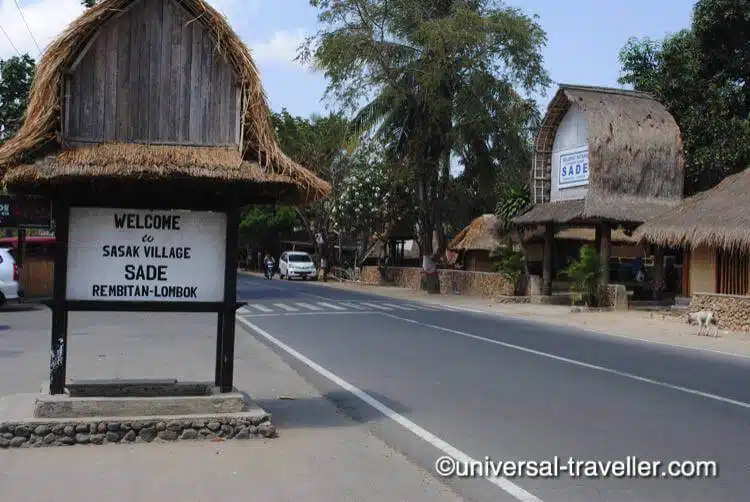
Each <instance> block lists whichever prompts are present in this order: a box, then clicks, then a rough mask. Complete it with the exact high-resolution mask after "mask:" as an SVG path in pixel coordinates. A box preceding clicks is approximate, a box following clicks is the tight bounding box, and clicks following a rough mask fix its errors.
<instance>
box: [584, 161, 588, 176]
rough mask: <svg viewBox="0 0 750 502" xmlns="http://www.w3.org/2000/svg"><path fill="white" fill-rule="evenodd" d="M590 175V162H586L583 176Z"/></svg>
mask: <svg viewBox="0 0 750 502" xmlns="http://www.w3.org/2000/svg"><path fill="white" fill-rule="evenodd" d="M588 173H589V163H588V162H584V163H583V174H588Z"/></svg>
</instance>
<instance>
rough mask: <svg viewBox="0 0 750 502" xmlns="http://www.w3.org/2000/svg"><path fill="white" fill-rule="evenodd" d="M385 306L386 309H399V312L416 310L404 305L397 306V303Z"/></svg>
mask: <svg viewBox="0 0 750 502" xmlns="http://www.w3.org/2000/svg"><path fill="white" fill-rule="evenodd" d="M383 305H385V306H386V307H393V308H394V309H399V310H411V311H414V310H415V309H413V308H411V307H405V306H404V305H397V304H395V303H384V304H383Z"/></svg>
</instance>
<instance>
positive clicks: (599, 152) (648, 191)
mask: <svg viewBox="0 0 750 502" xmlns="http://www.w3.org/2000/svg"><path fill="white" fill-rule="evenodd" d="M571 107H578V109H580V110H581V111H582V112H583V115H584V117H585V119H586V122H587V123H588V150H589V173H590V174H589V183H588V186H587V193H586V195H585V197H584V198H582V199H578V200H562V201H554V202H553V201H551V198H552V197H551V195H552V194H551V190H552V176H554V175H555V173H552V171H551V170H552V149H553V145H554V141H555V137H556V134H557V130H558V127H559V126H560V123H561V121H562V119H563V117H564V116H565V114H566V113H567V112H568V110H569V109H570V108H571ZM531 178H532V184H533V193H532V196H533V198H534V203H535V206H534V207H532V209H531V210H530V211H528V212H527V213H525V214H523V215H521V216H519V217H517V218H515V219H514V222H515V223H517V224H521V225H529V224H539V223H548V222H552V223H563V222H574V221H581V220H592V219H606V220H612V221H619V222H633V223H641V222H643V221H645V220H647V219H649V218H652V217H654V216H656V215H658V214H660V213H661V212H663V211H664V210H666V209H668V208H670V207H672V206H674V205H675V204H677V203H678V202H679V201H680V200H681V197H682V194H683V185H684V151H683V145H682V139H681V135H680V130H679V127H678V126H677V123H676V122H675V120H674V118H673V117H672V116H671V115H670V114H669V112H668V111H667V110H666V108H664V106H663V105H661V104H660V103H658V102H657V101H655V100H654V99H653V97H651V96H650V95H648V94H645V93H641V92H636V91H627V90H621V89H608V88H601V87H587V86H578V85H567V84H561V85H560V88H559V90H558V91H557V94H555V97H554V98H553V99H552V101H551V102H550V104H549V107H548V109H547V114H546V116H545V117H544V121H543V122H542V126H541V129H540V132H539V134H538V135H537V138H536V145H535V153H534V164H533V166H532V172H531Z"/></svg>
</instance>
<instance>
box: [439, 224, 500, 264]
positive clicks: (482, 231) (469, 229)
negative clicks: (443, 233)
mask: <svg viewBox="0 0 750 502" xmlns="http://www.w3.org/2000/svg"><path fill="white" fill-rule="evenodd" d="M499 227H500V221H499V219H498V218H497V216H495V215H494V214H483V215H481V216H479V217H477V218H474V220H472V222H471V223H470V224H469V225H467V226H466V227H464V228H463V229H462V230H461V231H460V232H459V233H458V234H457V235H456V236H455V237H454V238H453V239H452V240H451V241H450V242H449V243H448V249H449V250H450V251H454V252H457V253H459V258H458V259H459V260H461V261H462V263H463V268H464V270H469V271H473V272H494V271H495V269H494V267H493V263H492V260H491V259H490V253H491V252H492V251H493V250H495V249H496V248H498V247H499V246H500V245H501V244H502V240H501V237H500V229H499Z"/></svg>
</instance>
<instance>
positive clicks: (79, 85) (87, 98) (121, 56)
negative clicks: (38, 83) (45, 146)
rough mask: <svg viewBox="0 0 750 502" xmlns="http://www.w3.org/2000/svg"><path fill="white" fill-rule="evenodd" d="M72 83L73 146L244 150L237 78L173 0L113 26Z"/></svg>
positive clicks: (144, 7) (69, 133) (147, 0)
mask: <svg viewBox="0 0 750 502" xmlns="http://www.w3.org/2000/svg"><path fill="white" fill-rule="evenodd" d="M68 78H69V82H70V87H69V89H70V90H69V94H68V96H69V98H68V99H69V100H70V101H69V103H67V109H68V113H69V114H70V116H69V117H67V119H68V120H67V121H66V122H65V123H66V125H67V130H66V131H65V137H66V139H67V140H68V141H74V142H93V143H103V142H121V143H156V144H174V145H201V146H203V145H205V146H238V134H237V132H238V131H237V127H238V122H239V120H238V114H239V113H240V110H239V107H238V95H239V89H238V87H236V85H235V81H236V78H235V76H234V71H233V69H232V67H231V66H230V65H229V63H228V62H226V61H225V60H224V58H223V57H222V56H221V54H220V53H219V52H218V51H217V50H216V44H215V42H214V40H213V37H212V35H211V33H210V32H209V31H208V30H207V29H206V28H205V27H204V25H203V24H202V23H201V22H200V21H199V20H194V19H193V18H192V16H191V15H190V14H189V13H188V12H187V11H186V10H185V9H184V8H182V7H181V6H180V5H179V4H177V3H176V2H174V1H173V0H141V1H139V2H137V3H136V4H134V5H133V7H132V8H130V9H129V10H127V11H125V12H124V13H123V14H122V15H120V16H117V17H115V18H113V19H111V20H109V21H108V22H107V23H105V25H104V26H102V28H101V29H100V31H99V33H98V35H97V36H96V37H95V38H94V39H93V42H92V43H91V45H90V48H89V49H88V50H87V51H86V52H85V53H84V55H83V57H82V58H81V59H80V62H79V64H78V66H77V67H75V68H73V69H72V72H71V74H70V75H69V77H68Z"/></svg>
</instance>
